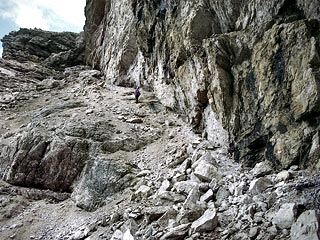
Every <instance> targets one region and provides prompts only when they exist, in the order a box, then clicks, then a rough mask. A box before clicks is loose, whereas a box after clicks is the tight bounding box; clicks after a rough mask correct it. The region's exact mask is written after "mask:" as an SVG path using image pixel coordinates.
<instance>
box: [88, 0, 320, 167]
mask: <svg viewBox="0 0 320 240" xmlns="http://www.w3.org/2000/svg"><path fill="white" fill-rule="evenodd" d="M103 9H104V10H103ZM319 12H320V11H319V4H317V1H313V0H304V1H303V0H297V1H292V2H290V1H285V0H282V1H269V2H268V3H262V1H255V2H252V1H242V2H241V3H239V2H236V1H224V2H223V3H219V2H217V1H212V0H210V1H204V0H201V1H198V2H193V3H190V2H186V1H179V0H177V1H144V0H136V1H133V2H132V4H126V3H125V2H123V1H113V0H110V1H106V2H104V1H88V4H87V7H86V16H87V20H86V25H85V35H86V39H87V41H86V44H87V45H86V59H87V62H88V63H89V64H91V65H93V66H95V67H99V68H100V69H101V70H102V71H103V72H104V74H105V76H106V81H107V82H112V83H116V84H120V85H128V86H130V85H134V84H141V85H143V86H145V87H147V86H148V87H150V88H151V89H153V90H154V91H155V93H156V95H157V97H158V98H159V99H160V100H161V101H162V103H163V104H164V105H165V106H166V107H169V108H171V109H179V110H183V111H185V112H186V113H187V114H188V116H189V121H190V123H192V125H193V126H194V127H195V129H196V130H197V131H202V132H203V133H204V134H205V135H206V136H207V138H208V139H215V138H216V134H215V133H216V130H217V129H216V128H213V127H212V124H210V123H212V122H215V121H217V122H219V123H220V124H222V126H223V127H224V129H225V130H227V131H228V133H229V137H230V140H231V142H232V152H235V157H236V158H237V159H240V160H242V161H243V162H244V163H245V164H246V165H248V166H254V165H255V163H257V162H261V161H264V160H268V161H270V162H271V163H272V164H274V165H275V166H276V167H280V168H281V167H282V168H287V167H289V166H290V165H292V164H299V165H301V166H305V165H308V164H313V163H311V160H310V161H309V160H308V159H310V158H309V150H310V148H309V147H306V146H310V143H311V141H312V139H313V138H314V136H315V135H316V134H317V131H318V130H317V127H315V126H317V125H318V117H317V116H318V115H319V114H318V113H319V109H320V107H319V106H320V105H319V97H318V95H319V91H318V83H317V80H316V79H317V78H318V71H319V62H320V60H319V59H320V58H319V20H320V14H319ZM119 16H125V17H119ZM220 136H223V135H220ZM225 136H226V137H225V138H227V137H228V134H225ZM313 153H316V154H318V153H317V151H313ZM310 157H311V155H310ZM312 159H313V161H317V160H315V158H314V156H313V157H312Z"/></svg>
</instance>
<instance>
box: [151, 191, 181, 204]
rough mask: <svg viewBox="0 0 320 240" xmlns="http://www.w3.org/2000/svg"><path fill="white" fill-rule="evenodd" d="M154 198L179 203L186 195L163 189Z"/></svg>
mask: <svg viewBox="0 0 320 240" xmlns="http://www.w3.org/2000/svg"><path fill="white" fill-rule="evenodd" d="M156 198H157V199H158V198H159V199H162V200H165V201H170V202H174V203H180V202H184V201H185V200H186V197H185V196H184V195H182V194H179V193H175V192H170V191H164V192H162V193H161V194H158V196H157V197H156Z"/></svg>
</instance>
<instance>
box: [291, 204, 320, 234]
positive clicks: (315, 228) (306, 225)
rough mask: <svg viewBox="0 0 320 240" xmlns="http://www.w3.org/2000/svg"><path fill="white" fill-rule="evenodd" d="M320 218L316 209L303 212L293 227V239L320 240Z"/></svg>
mask: <svg viewBox="0 0 320 240" xmlns="http://www.w3.org/2000/svg"><path fill="white" fill-rule="evenodd" d="M319 223H320V218H319V215H318V214H317V213H316V211H315V210H308V211H305V212H303V213H302V214H301V215H300V216H299V218H298V219H297V221H296V222H295V223H294V224H293V225H292V227H291V240H300V239H304V240H318V239H319V238H320V228H319Z"/></svg>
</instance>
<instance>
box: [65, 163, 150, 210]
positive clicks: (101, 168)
mask: <svg viewBox="0 0 320 240" xmlns="http://www.w3.org/2000/svg"><path fill="white" fill-rule="evenodd" d="M132 170H133V168H132V167H131V166H129V165H128V164H126V163H119V162H118V161H114V160H111V159H105V158H96V159H92V160H91V161H89V162H88V163H87V164H86V166H85V168H84V170H83V171H82V174H81V176H80V179H79V181H78V182H77V184H76V185H75V189H74V191H73V193H72V194H71V198H72V200H73V201H74V202H75V203H76V205H77V206H79V207H81V208H83V209H86V210H88V211H92V210H95V209H97V208H98V207H101V206H102V205H104V204H105V202H104V200H105V199H106V198H107V197H110V196H112V195H113V194H115V193H117V192H119V191H121V190H122V189H123V188H125V187H126V186H129V184H130V180H131V179H133V175H132V173H133V171H132ZM139 194H141V195H144V194H145V191H142V190H141V192H138V193H137V195H139Z"/></svg>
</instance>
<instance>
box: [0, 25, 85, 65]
mask: <svg viewBox="0 0 320 240" xmlns="http://www.w3.org/2000/svg"><path fill="white" fill-rule="evenodd" d="M83 40H84V39H83V33H81V34H78V33H72V32H62V33H59V32H49V31H43V30H41V29H25V28H21V29H20V30H19V31H17V32H11V33H9V34H8V35H6V36H4V37H3V39H1V41H2V43H3V48H4V51H3V58H4V59H11V60H17V61H19V62H26V61H32V62H36V63H44V64H45V65H46V66H48V67H53V68H56V69H60V70H61V69H64V68H65V67H71V66H75V65H79V64H82V63H83V62H84V41H83Z"/></svg>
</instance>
